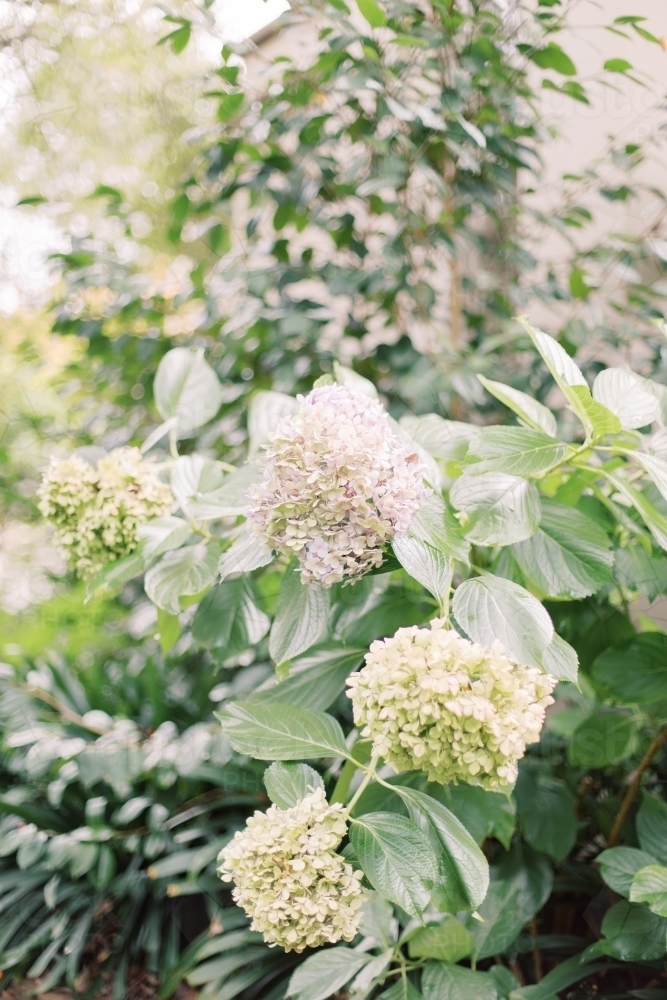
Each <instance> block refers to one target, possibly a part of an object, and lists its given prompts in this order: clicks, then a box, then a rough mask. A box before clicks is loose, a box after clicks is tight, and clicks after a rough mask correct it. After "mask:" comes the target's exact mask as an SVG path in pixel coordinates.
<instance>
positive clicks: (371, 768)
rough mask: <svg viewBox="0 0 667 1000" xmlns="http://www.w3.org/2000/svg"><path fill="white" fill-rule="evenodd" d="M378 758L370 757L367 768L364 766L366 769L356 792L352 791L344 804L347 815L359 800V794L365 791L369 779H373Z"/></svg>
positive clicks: (369, 781)
mask: <svg viewBox="0 0 667 1000" xmlns="http://www.w3.org/2000/svg"><path fill="white" fill-rule="evenodd" d="M379 759H380V758H379V757H372V758H371V762H370V764H369V765H368V768H364V770H365V771H366V774H365V776H364V780H363V781H362V782H361V784H360V785H359V787H358V788H357V790H356V792H355V793H354V795H353V796H352V798H351V799H350V801H349V803H348V805H347V806H346V809H345V812H346V813H347V815H348V816H349V815H350V813H351V812H352V810H353V809H354V807H355V806H356V804H357V802H358V801H359V799H360V798H361V796H362V795H363V794H364V792H365V791H366V789H367V788H368V786H369V785H370V783H371V781H374V780H375V768H376V767H377V765H378V760H379Z"/></svg>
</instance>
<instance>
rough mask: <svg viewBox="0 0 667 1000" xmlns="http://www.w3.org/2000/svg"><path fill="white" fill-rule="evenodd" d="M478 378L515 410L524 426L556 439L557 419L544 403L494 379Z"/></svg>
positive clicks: (493, 393)
mask: <svg viewBox="0 0 667 1000" xmlns="http://www.w3.org/2000/svg"><path fill="white" fill-rule="evenodd" d="M477 378H478V379H479V381H480V382H481V383H482V385H483V386H484V388H485V389H486V390H487V391H488V392H490V393H491V395H492V396H495V397H496V399H499V400H500V402H501V403H504V404H505V406H508V407H509V408H510V410H513V411H514V413H516V415H517V416H518V417H519V420H520V421H521V422H522V423H523V424H526V425H527V426H528V427H532V428H534V429H535V430H537V431H544V433H545V434H548V435H549V436H550V437H553V438H555V437H556V433H557V427H556V418H555V416H554V415H553V413H552V412H551V410H549V409H548V408H547V407H546V406H543V405H542V403H538V401H537V400H536V399H533V397H532V396H529V395H528V394H527V393H525V392H520V390H519V389H513V388H512V386H509V385H503V383H502V382H494V381H492V379H489V378H485V377H484V375H478V376H477Z"/></svg>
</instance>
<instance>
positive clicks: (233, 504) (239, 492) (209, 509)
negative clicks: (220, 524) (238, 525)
mask: <svg viewBox="0 0 667 1000" xmlns="http://www.w3.org/2000/svg"><path fill="white" fill-rule="evenodd" d="M189 457H191V458H201V456H194V455H193V456H189ZM205 461H208V459H206V460H205ZM179 462H180V459H179ZM263 475H264V473H263V470H262V467H261V465H259V463H256V462H249V463H248V464H247V465H243V466H242V467H241V468H240V469H237V471H236V472H232V473H230V475H228V476H225V477H224V478H223V477H222V474H221V473H220V478H219V479H218V480H217V484H216V485H215V486H213V485H211V480H210V478H209V477H208V476H207V478H206V480H204V479H203V478H200V480H199V481H198V483H197V486H196V488H195V490H194V491H192V492H190V494H189V495H188V496H187V497H186V498H185V499H184V501H183V506H184V509H185V510H186V512H187V514H188V515H189V516H190V517H193V518H195V520H199V521H213V520H215V519H216V518H220V517H237V516H238V515H239V514H243V515H245V514H246V513H247V509H248V493H249V491H250V488H251V486H254V484H255V483H258V482H259V481H260V480H261V478H262V476H263ZM190 488H191V487H190Z"/></svg>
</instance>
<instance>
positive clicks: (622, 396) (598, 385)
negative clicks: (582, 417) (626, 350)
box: [593, 368, 660, 431]
mask: <svg viewBox="0 0 667 1000" xmlns="http://www.w3.org/2000/svg"><path fill="white" fill-rule="evenodd" d="M593 399H595V400H597V401H598V403H602V404H603V405H604V406H606V407H607V409H608V410H611V412H612V413H614V414H615V415H616V416H617V417H618V419H619V421H620V423H621V427H623V429H624V430H626V431H630V430H635V429H636V428H638V427H645V426H646V425H647V424H652V423H653V421H654V420H658V419H659V418H660V402H659V400H658V398H657V396H656V395H655V393H654V392H653V388H652V386H651V383H650V382H649V380H648V379H645V378H641V376H640V375H636V374H635V373H634V372H633V371H630V369H629V368H606V369H605V370H604V371H601V372H600V373H599V375H598V376H597V377H596V379H595V382H594V383H593Z"/></svg>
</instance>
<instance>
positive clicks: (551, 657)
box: [542, 632, 579, 684]
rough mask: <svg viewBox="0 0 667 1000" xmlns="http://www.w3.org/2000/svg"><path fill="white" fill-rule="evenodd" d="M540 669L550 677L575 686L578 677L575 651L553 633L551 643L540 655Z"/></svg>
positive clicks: (577, 661)
mask: <svg viewBox="0 0 667 1000" xmlns="http://www.w3.org/2000/svg"><path fill="white" fill-rule="evenodd" d="M542 667H543V669H544V670H546V672H547V673H548V674H551V676H552V677H557V678H558V680H563V681H572V683H573V684H576V682H577V677H578V675H579V657H578V656H577V653H576V650H574V649H573V648H572V646H570V644H569V643H568V642H565V639H561V637H560V636H559V635H557V634H556V633H555V632H554V635H553V638H552V640H551V642H550V643H549V645H548V646H547V648H546V649H545V650H544V652H543V653H542Z"/></svg>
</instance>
